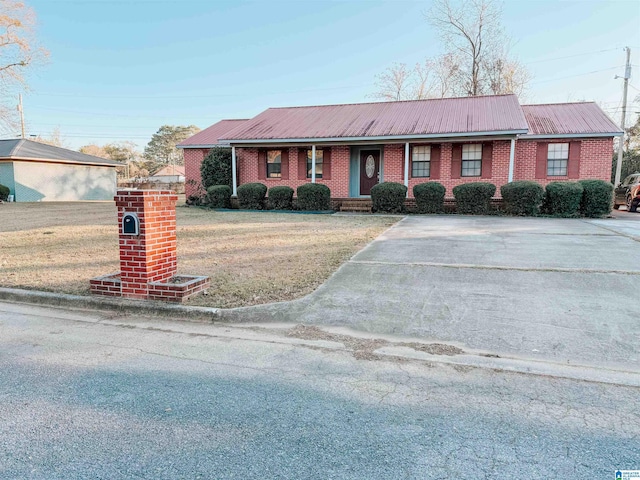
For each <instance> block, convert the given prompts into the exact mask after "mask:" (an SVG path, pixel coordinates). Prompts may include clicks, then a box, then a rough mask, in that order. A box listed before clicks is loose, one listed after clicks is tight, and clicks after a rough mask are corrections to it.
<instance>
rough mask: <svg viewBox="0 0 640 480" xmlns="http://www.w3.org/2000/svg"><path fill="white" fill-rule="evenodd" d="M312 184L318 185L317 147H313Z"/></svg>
mask: <svg viewBox="0 0 640 480" xmlns="http://www.w3.org/2000/svg"><path fill="white" fill-rule="evenodd" d="M311 183H316V146H315V145H311Z"/></svg>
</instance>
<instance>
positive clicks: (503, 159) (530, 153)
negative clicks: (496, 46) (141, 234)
mask: <svg viewBox="0 0 640 480" xmlns="http://www.w3.org/2000/svg"><path fill="white" fill-rule="evenodd" d="M578 140H579V141H580V145H581V149H580V160H579V178H576V179H570V178H569V177H546V178H536V152H537V144H538V142H549V143H551V142H554V143H555V142H560V143H562V142H570V141H578ZM468 143H478V142H468ZM484 143H492V144H493V155H492V160H491V177H490V178H483V177H482V176H481V177H461V178H452V171H451V164H452V144H451V143H441V144H439V145H440V175H439V178H437V179H434V181H438V182H440V183H442V184H443V185H444V186H445V188H446V189H447V193H446V196H447V197H453V193H452V190H453V187H455V186H457V185H461V184H463V183H471V182H481V181H482V182H491V183H493V184H495V185H496V187H497V190H496V197H499V196H500V186H502V185H504V184H505V183H507V181H508V179H509V153H510V148H511V142H510V141H509V140H499V141H494V142H484ZM325 148H331V179H324V178H323V179H317V180H316V181H317V183H323V184H325V185H327V186H328V187H329V188H330V189H331V196H332V197H333V198H348V197H349V176H350V147H349V146H333V147H325ZM404 148H405V146H404V144H387V145H384V148H383V159H384V161H383V172H382V173H383V179H384V181H387V182H398V183H404ZM287 150H288V152H289V178H288V179H286V180H285V179H277V178H265V179H260V178H259V172H258V149H257V148H237V149H236V155H237V161H238V170H239V174H238V184H239V185H241V184H243V183H248V182H261V183H264V184H265V185H267V187H268V188H271V187H274V186H277V185H288V186H290V187H292V188H293V189H294V190H295V189H296V188H297V187H298V186H300V185H302V184H303V183H307V182H310V181H311V179H305V180H299V175H298V148H297V147H290V148H287ZM207 153H208V150H207V149H185V167H186V189H187V197H188V196H189V195H191V194H196V193H197V188H196V187H195V186H194V185H193V183H194V182H190V181H189V180H194V181H195V183H196V184H199V183H200V164H201V163H202V159H203V158H204V157H205V156H206V154H207ZM612 154H613V138H586V139H570V138H567V139H553V140H526V139H520V140H517V141H516V149H515V165H514V177H513V179H514V180H533V181H536V182H538V183H540V184H541V185H543V186H546V185H547V184H548V183H549V182H552V181H562V180H567V181H569V180H573V181H575V180H580V179H587V178H588V179H599V180H605V181H609V180H610V176H611V160H612ZM429 180H430V179H429V178H412V177H411V165H409V196H410V197H413V192H412V190H413V186H414V185H416V184H418V183H424V182H427V181H429ZM190 183H191V185H190Z"/></svg>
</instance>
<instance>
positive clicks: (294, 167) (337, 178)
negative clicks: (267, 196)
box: [236, 146, 350, 198]
mask: <svg viewBox="0 0 640 480" xmlns="http://www.w3.org/2000/svg"><path fill="white" fill-rule="evenodd" d="M324 149H325V150H328V149H330V150H331V178H330V179H326V178H318V179H316V183H322V184H324V185H326V186H327V187H329V189H330V190H331V196H332V197H338V198H342V197H348V196H349V170H350V167H349V161H350V148H349V147H348V146H338V147H324ZM287 150H288V152H289V178H288V179H281V178H264V179H260V178H259V172H258V149H257V148H236V157H237V162H238V170H239V174H238V185H242V184H243V183H250V182H260V183H264V184H265V185H266V186H267V188H271V187H275V186H279V185H286V186H289V187H291V188H293V189H294V190H295V189H296V188H298V187H299V186H300V185H303V184H305V183H310V182H311V179H310V178H308V179H307V178H306V166H305V167H304V168H305V169H304V171H303V172H302V175H304V176H305V179H304V180H300V179H299V176H300V172H299V171H298V150H299V149H298V148H297V147H290V148H287ZM300 150H305V151H306V150H307V149H306V148H304V149H300Z"/></svg>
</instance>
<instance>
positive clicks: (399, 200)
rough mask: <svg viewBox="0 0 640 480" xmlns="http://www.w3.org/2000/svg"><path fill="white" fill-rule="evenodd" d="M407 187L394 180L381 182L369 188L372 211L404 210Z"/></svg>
mask: <svg viewBox="0 0 640 480" xmlns="http://www.w3.org/2000/svg"><path fill="white" fill-rule="evenodd" d="M406 198H407V187H405V186H404V185H403V184H401V183H396V182H382V183H378V184H376V185H374V186H373V187H372V188H371V201H372V203H373V206H372V209H373V211H374V212H387V213H400V212H402V211H403V210H404V200H405V199H406Z"/></svg>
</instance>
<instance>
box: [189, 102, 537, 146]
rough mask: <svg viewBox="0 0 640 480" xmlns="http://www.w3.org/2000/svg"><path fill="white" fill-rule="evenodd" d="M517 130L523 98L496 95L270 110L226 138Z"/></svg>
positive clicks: (236, 140)
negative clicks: (520, 102)
mask: <svg viewBox="0 0 640 480" xmlns="http://www.w3.org/2000/svg"><path fill="white" fill-rule="evenodd" d="M514 131H520V132H521V133H525V132H526V131H527V122H526V120H525V118H524V115H523V113H522V109H521V108H520V104H519V103H518V99H517V97H516V96H515V95H495V96H485V97H463V98H445V99H432V100H414V101H404V102H378V103H358V104H346V105H324V106H311V107H289V108H270V109H268V110H265V111H264V112H262V113H261V114H259V115H258V116H256V117H254V118H252V119H251V120H248V121H246V123H244V124H242V125H241V126H239V127H237V128H235V129H234V130H233V131H229V132H227V133H226V134H224V136H223V137H221V139H223V140H225V141H231V142H233V143H241V141H242V140H279V139H283V140H287V139H330V138H336V139H340V138H369V137H390V136H421V135H443V136H445V135H447V134H474V133H483V132H487V133H494V134H495V133H500V132H514ZM201 133H202V132H201ZM198 135H200V134H198ZM196 137H197V135H196ZM192 138H195V137H192ZM189 141H191V139H190V140H189Z"/></svg>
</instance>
